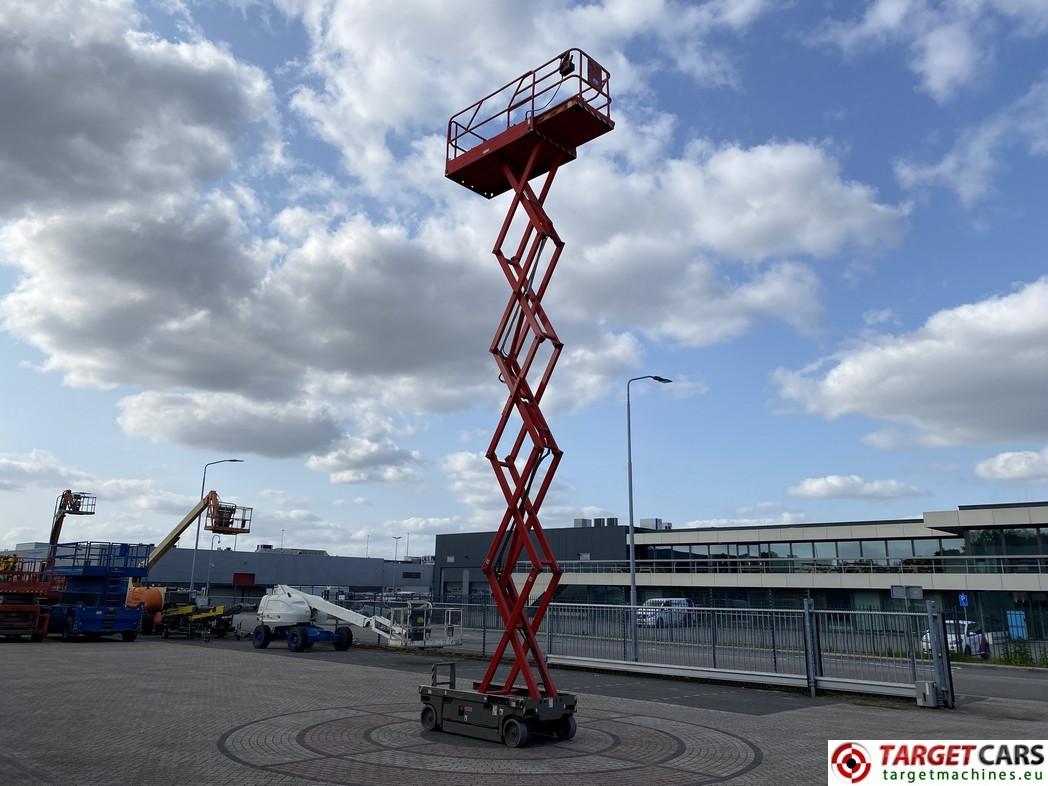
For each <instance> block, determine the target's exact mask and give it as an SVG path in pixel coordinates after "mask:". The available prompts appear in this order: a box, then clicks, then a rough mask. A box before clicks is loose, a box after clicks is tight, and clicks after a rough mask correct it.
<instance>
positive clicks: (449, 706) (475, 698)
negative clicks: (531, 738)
mask: <svg viewBox="0 0 1048 786" xmlns="http://www.w3.org/2000/svg"><path fill="white" fill-rule="evenodd" d="M492 687H497V686H492ZM419 694H420V696H421V698H422V703H423V704H428V705H429V706H431V707H433V709H434V711H435V712H436V714H437V725H436V728H435V729H434V731H444V732H448V733H450V734H461V735H463V736H465V737H474V738H476V739H479V740H488V741H490V742H502V741H503V740H502V729H503V727H504V725H505V723H506V721H507V720H509V719H510V718H515V719H517V720H519V721H521V722H522V723H524V724H525V725H526V726H527V727H528V733H529V735H532V734H539V735H543V736H549V737H556V736H557V730H558V729H559V728H560V725H561V722H562V720H563V719H565V718H570V717H571V716H573V715H574V714H575V706H576V703H577V701H576V698H575V694H573V693H559V694H557V697H556V698H540V699H533V698H531V697H530V696H528V694H527V691H524V690H521V691H515V692H514V693H511V694H508V695H507V694H503V693H498V694H493V693H480V692H479V691H475V690H459V689H457V688H448V687H443V686H432V685H420V686H419Z"/></svg>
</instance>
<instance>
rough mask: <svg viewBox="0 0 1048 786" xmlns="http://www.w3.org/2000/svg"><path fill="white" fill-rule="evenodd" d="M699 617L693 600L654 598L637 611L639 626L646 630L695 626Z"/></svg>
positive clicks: (645, 602)
mask: <svg viewBox="0 0 1048 786" xmlns="http://www.w3.org/2000/svg"><path fill="white" fill-rule="evenodd" d="M698 617H699V615H698V612H697V611H696V610H695V602H694V601H693V600H692V599H691V598H652V599H651V600H646V601H644V605H643V606H641V607H640V608H639V609H637V624H638V625H639V626H641V627H644V628H668V627H672V626H681V625H693V624H695V622H697V621H698Z"/></svg>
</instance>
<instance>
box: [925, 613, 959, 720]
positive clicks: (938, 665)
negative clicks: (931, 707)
mask: <svg viewBox="0 0 1048 786" xmlns="http://www.w3.org/2000/svg"><path fill="white" fill-rule="evenodd" d="M927 608H928V611H927V614H928V647H929V649H930V652H929V655H930V656H931V659H932V668H933V669H934V673H935V682H936V685H937V688H938V690H937V695H938V698H939V705H940V706H942V707H946V708H947V709H952V708H953V706H954V698H953V673H952V672H951V671H950V647H949V644H948V640H947V637H946V621H945V620H944V619H943V615H942V612H941V611H940V609H939V604H938V603H937V602H936V601H934V600H929V601H928V604H927Z"/></svg>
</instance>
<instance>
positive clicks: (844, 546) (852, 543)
mask: <svg viewBox="0 0 1048 786" xmlns="http://www.w3.org/2000/svg"><path fill="white" fill-rule="evenodd" d="M816 545H817V546H821V545H822V544H821V543H819V544H816ZM819 556H820V557H822V556H827V557H832V556H833V555H832V554H826V555H822V554H820V555H819ZM837 556H839V557H840V558H841V559H859V557H860V556H861V555H860V553H859V541H857V540H839V541H837Z"/></svg>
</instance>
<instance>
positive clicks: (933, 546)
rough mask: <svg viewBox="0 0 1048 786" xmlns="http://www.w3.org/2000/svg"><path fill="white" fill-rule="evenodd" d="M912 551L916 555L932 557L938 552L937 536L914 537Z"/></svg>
mask: <svg viewBox="0 0 1048 786" xmlns="http://www.w3.org/2000/svg"><path fill="white" fill-rule="evenodd" d="M913 553H914V556H917V557H934V556H936V555H937V554H938V553H939V539H938V538H915V539H914V541H913Z"/></svg>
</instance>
